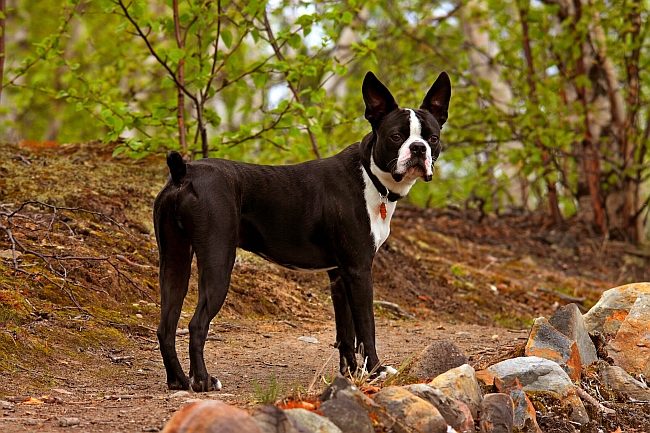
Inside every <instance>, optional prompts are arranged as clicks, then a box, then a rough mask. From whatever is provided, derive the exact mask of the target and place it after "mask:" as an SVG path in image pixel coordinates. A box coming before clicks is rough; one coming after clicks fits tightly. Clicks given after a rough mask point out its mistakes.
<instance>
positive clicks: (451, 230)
mask: <svg viewBox="0 0 650 433" xmlns="http://www.w3.org/2000/svg"><path fill="white" fill-rule="evenodd" d="M111 151H112V149H110V148H109V147H107V146H104V145H100V144H92V143H91V144H70V145H60V146H59V145H56V146H55V145H48V144H39V143H21V144H20V145H9V144H0V152H1V153H2V154H3V155H5V157H4V158H3V159H2V160H0V400H3V401H6V402H9V404H8V405H7V404H5V406H6V407H5V408H3V407H2V404H0V430H1V431H3V432H46V431H53V430H58V429H59V428H60V426H64V425H66V424H77V423H78V424H77V426H76V427H74V428H77V429H80V430H81V431H84V432H109V431H110V432H136V431H157V430H158V429H161V428H162V426H163V425H164V424H165V422H166V421H167V420H169V418H170V417H171V415H172V414H173V412H174V411H176V410H177V409H179V408H180V407H182V406H183V405H184V404H186V402H187V400H189V399H193V398H200V399H206V398H208V399H220V400H224V401H226V402H229V403H233V404H237V405H239V406H240V407H244V408H247V409H250V408H253V407H255V405H257V404H259V403H260V402H265V401H272V400H279V399H283V398H301V397H304V396H306V395H309V394H317V393H318V392H319V391H321V390H322V389H323V388H324V387H325V384H326V382H327V381H328V380H329V379H330V378H331V377H332V375H333V374H334V373H335V370H336V368H337V365H338V354H337V351H336V349H334V347H333V343H334V340H335V330H334V319H333V308H332V304H331V301H330V300H329V287H328V280H327V276H326V274H324V273H320V274H319V273H317V274H303V273H294V272H291V271H287V270H284V269H280V268H278V267H276V266H274V265H271V264H269V263H268V262H265V261H264V260H262V259H260V258H258V257H257V256H254V255H251V254H248V253H245V252H241V253H240V254H239V255H238V259H237V261H236V264H235V269H234V272H233V277H232V283H231V288H230V293H229V295H228V297H227V299H226V304H225V305H224V308H223V309H222V310H221V312H220V313H219V314H218V315H217V317H216V318H215V319H214V320H213V322H212V326H211V328H210V333H209V336H208V341H207V343H206V349H205V358H206V363H207V365H208V369H209V370H210V372H211V373H212V374H213V375H215V376H216V377H218V378H219V379H220V380H221V382H222V383H223V389H222V391H221V392H211V393H206V394H195V393H190V394H188V395H180V396H174V392H172V391H169V390H167V387H166V382H165V372H164V368H163V366H162V359H161V357H160V353H159V351H158V345H157V341H156V334H155V328H156V326H157V320H158V315H159V308H158V302H159V290H158V283H157V279H158V276H157V260H158V258H157V249H156V244H155V237H154V235H153V224H152V221H151V206H152V203H153V200H154V198H155V196H156V194H157V192H158V191H159V190H160V188H161V187H162V186H163V184H164V182H165V178H166V175H167V168H166V165H165V163H164V158H162V157H148V158H145V159H142V160H138V161H135V160H130V159H127V158H111ZM89 211H90V212H89ZM12 240H13V242H14V245H15V249H16V251H18V252H23V253H24V252H25V251H28V253H25V254H22V255H19V257H16V258H15V260H14V255H13V252H12V242H11V241H12ZM649 261H650V251H649V250H648V249H647V248H644V247H639V246H632V245H629V244H625V243H621V242H615V241H610V240H606V239H604V238H603V237H602V236H600V237H599V236H597V235H595V234H594V233H592V232H591V231H590V230H589V228H588V227H587V226H585V225H584V224H580V223H578V222H574V221H569V222H568V223H567V225H566V227H564V228H562V229H561V230H560V229H557V228H555V229H554V228H552V227H550V226H549V224H548V221H547V220H546V219H545V218H544V217H543V216H541V215H535V214H525V213H516V212H514V213H510V214H502V215H500V216H498V217H496V216H485V217H483V218H481V215H480V212H479V211H478V210H476V209H471V208H469V209H457V208H447V209H443V210H433V209H426V210H423V209H419V208H416V207H413V206H410V205H408V204H406V203H400V205H399V206H398V208H397V211H396V213H395V217H394V220H393V223H392V232H391V236H390V237H389V239H388V241H387V242H386V244H385V245H384V246H383V247H382V248H381V249H380V251H379V252H378V254H377V256H376V259H375V263H374V267H373V276H374V285H375V299H376V300H381V301H388V302H391V303H396V304H398V305H399V306H400V307H401V308H402V309H403V310H404V311H405V312H406V313H407V315H408V317H407V316H405V315H403V314H400V313H397V312H395V311H393V310H390V309H384V308H383V307H380V306H377V307H376V309H375V315H376V317H377V341H378V352H379V355H380V358H381V359H382V361H383V363H384V364H389V365H393V366H399V365H401V364H403V363H405V362H408V360H409V359H410V358H411V357H412V356H413V355H414V354H417V353H418V352H420V351H421V350H422V349H424V348H425V347H426V346H427V344H428V343H429V342H431V341H432V340H436V339H446V340H449V341H452V342H454V343H456V344H457V345H458V346H459V347H460V348H461V349H463V350H464V351H465V353H466V354H467V356H468V358H469V360H470V363H471V364H472V365H473V366H475V367H476V368H483V367H485V366H486V365H488V364H489V363H491V362H493V361H494V360H496V359H498V358H499V357H502V356H504V354H506V353H509V352H512V350H513V349H515V348H516V347H517V346H520V345H521V344H522V343H523V342H525V340H526V338H527V335H528V329H529V326H530V325H531V324H532V322H533V320H534V319H535V318H537V317H540V316H546V317H548V316H550V315H551V314H552V313H553V312H554V311H555V310H556V309H557V308H558V307H559V306H561V305H564V304H566V303H569V302H575V303H577V304H578V305H579V306H580V307H581V309H583V311H586V310H587V309H588V308H589V307H591V306H592V305H593V304H594V303H595V302H596V301H597V300H598V298H599V297H600V294H601V293H602V292H603V291H604V290H606V289H608V288H611V287H615V286H618V285H622V284H625V283H628V282H635V281H648V280H650V275H648V273H649V269H650V266H649V265H650V263H649ZM195 283H196V275H195V274H194V275H193V277H192V282H191V284H190V293H189V294H188V297H187V299H186V301H185V304H184V307H183V313H182V316H181V322H180V323H179V329H180V330H183V329H185V328H187V324H188V322H189V319H190V318H191V315H192V311H193V306H194V304H195V301H196V297H197V293H196V284H195ZM179 334H180V335H179V336H178V338H177V349H178V353H179V356H180V359H181V363H182V364H183V366H184V368H185V369H186V371H187V369H188V365H189V361H188V356H187V348H188V341H189V339H188V336H187V335H186V334H185V333H184V332H182V331H181V332H180V333H179ZM299 337H312V338H315V339H316V340H317V342H316V343H310V342H305V341H302V340H299V339H298V338H299Z"/></svg>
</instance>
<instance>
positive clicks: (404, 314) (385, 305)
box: [373, 301, 415, 320]
mask: <svg viewBox="0 0 650 433" xmlns="http://www.w3.org/2000/svg"><path fill="white" fill-rule="evenodd" d="M373 303H374V304H375V305H378V306H380V307H383V308H385V309H387V310H391V311H392V312H394V313H396V314H397V315H399V316H402V317H406V318H407V319H410V320H414V319H415V316H414V315H412V314H410V313H408V312H407V311H406V310H404V309H403V308H402V307H400V306H399V305H397V304H394V303H392V302H387V301H373Z"/></svg>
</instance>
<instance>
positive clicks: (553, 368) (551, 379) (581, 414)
mask: <svg viewBox="0 0 650 433" xmlns="http://www.w3.org/2000/svg"><path fill="white" fill-rule="evenodd" d="M488 370H489V371H491V372H493V373H495V374H496V375H497V376H499V378H500V379H501V380H503V381H504V382H506V383H508V382H511V381H512V380H514V379H515V378H517V379H519V382H520V383H521V385H522V386H523V389H524V391H526V392H527V393H528V392H531V393H536V392H548V393H550V394H552V395H554V396H555V397H556V398H558V399H560V400H562V402H563V403H564V405H565V406H567V407H568V408H569V412H570V419H571V421H574V422H577V423H580V424H586V423H588V422H589V416H588V415H587V411H586V409H585V407H584V405H583V404H582V401H580V398H579V397H578V396H577V394H576V392H575V388H574V385H573V383H572V382H571V379H570V378H569V376H568V375H567V374H566V372H565V371H564V370H562V368H561V367H560V366H559V365H558V364H557V363H555V362H553V361H550V360H548V359H544V358H539V357H536V356H526V357H520V358H512V359H507V360H505V361H501V362H499V363H497V364H494V365H492V366H490V367H489V368H488Z"/></svg>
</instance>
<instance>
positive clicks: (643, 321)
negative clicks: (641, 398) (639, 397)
mask: <svg viewBox="0 0 650 433" xmlns="http://www.w3.org/2000/svg"><path fill="white" fill-rule="evenodd" d="M607 352H608V354H609V356H610V357H611V358H612V359H613V360H614V363H615V364H616V365H618V366H619V367H621V368H623V369H624V370H625V371H629V372H630V373H635V374H643V375H644V376H650V294H644V293H642V294H640V295H639V297H638V298H637V299H636V302H634V305H632V308H631V309H630V312H629V313H628V315H627V317H625V320H624V321H623V323H622V324H621V326H620V328H619V329H618V332H617V333H616V338H614V340H613V341H612V342H611V343H610V344H609V345H608V346H607Z"/></svg>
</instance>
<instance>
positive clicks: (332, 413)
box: [319, 398, 375, 433]
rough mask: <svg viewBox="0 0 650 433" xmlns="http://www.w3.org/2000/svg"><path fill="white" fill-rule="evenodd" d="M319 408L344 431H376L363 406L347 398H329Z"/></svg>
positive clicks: (369, 432) (363, 432) (352, 432)
mask: <svg viewBox="0 0 650 433" xmlns="http://www.w3.org/2000/svg"><path fill="white" fill-rule="evenodd" d="M319 410H321V411H322V412H323V414H325V416H326V417H327V418H328V419H329V420H330V421H332V422H333V423H334V424H336V425H337V427H338V428H340V429H341V431H342V432H343V433H374V431H375V429H374V428H373V427H372V421H371V420H370V417H369V416H368V413H367V412H366V411H365V410H363V408H362V407H361V406H359V405H358V404H356V403H355V402H353V401H350V400H346V399H342V398H339V399H334V400H328V401H326V402H325V403H323V404H321V405H320V407H319Z"/></svg>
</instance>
